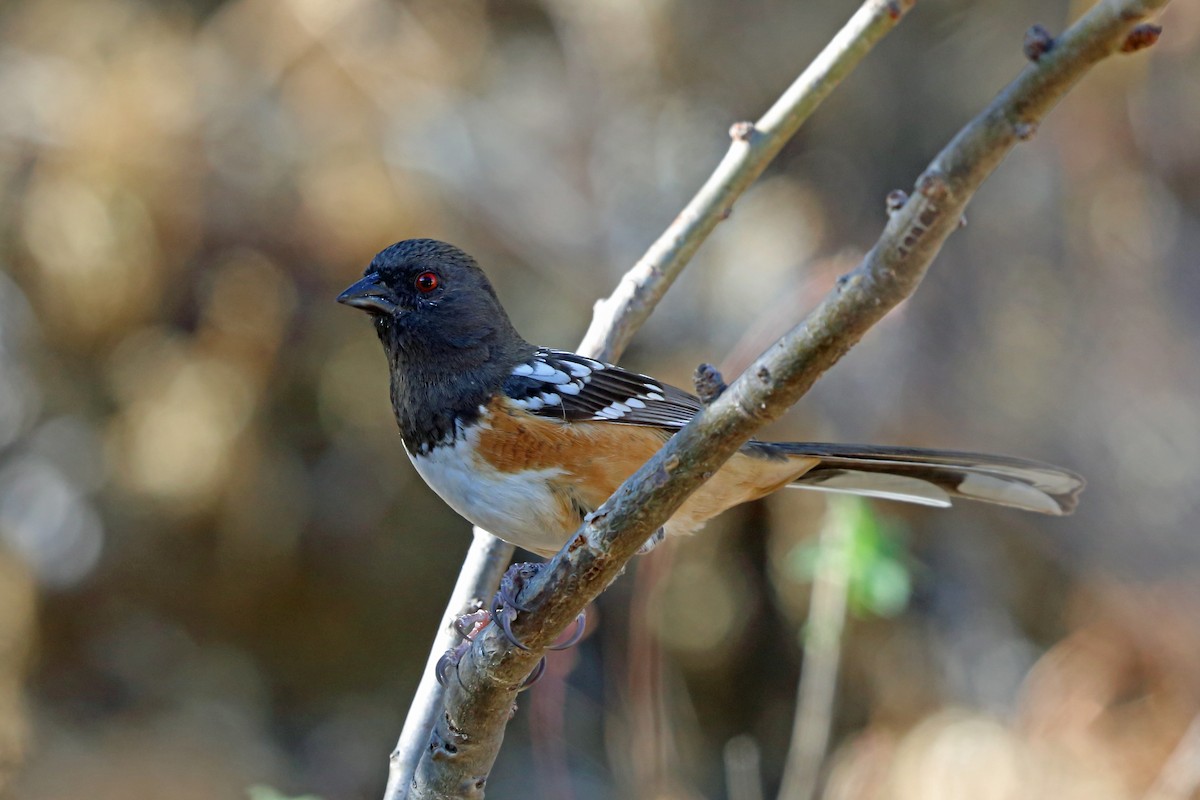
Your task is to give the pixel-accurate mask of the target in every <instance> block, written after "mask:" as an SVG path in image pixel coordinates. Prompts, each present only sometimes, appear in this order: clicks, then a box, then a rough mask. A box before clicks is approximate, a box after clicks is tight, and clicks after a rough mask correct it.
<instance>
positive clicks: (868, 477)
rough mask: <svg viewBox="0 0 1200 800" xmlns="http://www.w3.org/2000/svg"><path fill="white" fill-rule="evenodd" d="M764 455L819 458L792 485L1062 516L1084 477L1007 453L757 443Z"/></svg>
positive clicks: (932, 503) (1071, 505)
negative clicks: (977, 503) (964, 501)
mask: <svg viewBox="0 0 1200 800" xmlns="http://www.w3.org/2000/svg"><path fill="white" fill-rule="evenodd" d="M760 444H762V445H763V446H764V449H766V450H767V451H768V453H769V454H774V455H783V456H803V457H808V458H813V457H815V458H819V459H820V460H821V461H820V463H819V464H817V466H815V467H813V468H812V469H811V470H809V471H808V472H806V473H804V474H803V475H801V476H800V477H799V478H797V479H796V481H795V482H794V483H792V486H797V487H799V488H801V489H815V490H817V491H826V492H841V493H845V494H857V495H862V496H864V497H880V498H885V499H888V500H900V501H903V502H908V503H919V504H922V505H929V506H940V507H946V506H949V505H950V501H951V499H952V498H956V497H962V498H966V499H968V500H978V501H980V502H984V503H993V504H995V505H1001V506H1010V507H1012V508H1020V509H1024V510H1026V511H1036V512H1039V513H1042V514H1053V515H1056V516H1061V515H1064V514H1070V513H1071V512H1072V511H1074V510H1075V504H1076V502H1077V501H1078V496H1079V492H1080V491H1082V490H1083V486H1084V480H1083V478H1082V477H1080V476H1079V475H1076V474H1075V473H1074V472H1071V471H1069V470H1065V469H1062V468H1060V467H1055V466H1052V465H1050V464H1043V463H1041V462H1038V461H1029V460H1026V459H1023V458H1012V457H1009V456H993V455H984V454H982V453H958V452H953V451H948V450H921V449H916V448H909V447H880V446H874V445H851V444H816V443H809V442H795V443H770V444H767V443H758V442H755V443H754V445H755V449H758V446H759V445H760Z"/></svg>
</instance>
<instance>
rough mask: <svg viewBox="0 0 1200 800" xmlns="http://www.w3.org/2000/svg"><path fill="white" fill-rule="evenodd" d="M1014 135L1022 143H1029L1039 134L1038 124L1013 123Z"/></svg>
mask: <svg viewBox="0 0 1200 800" xmlns="http://www.w3.org/2000/svg"><path fill="white" fill-rule="evenodd" d="M1013 133H1014V134H1016V137H1017V138H1018V139H1020V140H1021V141H1022V142H1028V141H1029V140H1030V139H1032V138H1033V136H1034V134H1036V133H1037V124H1036V123H1033V122H1016V123H1013Z"/></svg>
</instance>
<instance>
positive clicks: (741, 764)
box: [722, 733, 763, 800]
mask: <svg viewBox="0 0 1200 800" xmlns="http://www.w3.org/2000/svg"><path fill="white" fill-rule="evenodd" d="M722 756H723V757H724V761H725V794H726V795H727V796H728V797H729V800H762V796H763V793H762V753H761V752H760V751H759V748H758V742H756V741H754V737H753V736H750V735H748V734H744V733H743V734H742V735H741V736H735V737H733V738H732V739H730V740H729V741H728V742H726V743H725V749H724V751H723V752H722Z"/></svg>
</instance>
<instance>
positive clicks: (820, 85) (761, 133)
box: [384, 0, 916, 800]
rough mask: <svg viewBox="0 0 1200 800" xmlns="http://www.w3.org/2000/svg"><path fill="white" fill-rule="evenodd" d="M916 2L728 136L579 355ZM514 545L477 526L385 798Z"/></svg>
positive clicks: (873, 10)
mask: <svg viewBox="0 0 1200 800" xmlns="http://www.w3.org/2000/svg"><path fill="white" fill-rule="evenodd" d="M915 2H916V0H867V2H865V3H864V4H863V5H862V7H861V8H860V9H859V10H858V12H857V13H856V14H855V15H854V16H853V17H852V18H851V19H850V21H849V22H848V23H847V24H846V26H845V27H844V28H843V29H842V30H841V31H840V32H839V33H838V34H837V36H835V37H834V39H833V40H832V41H831V42H830V43H829V45H828V46H826V48H825V49H824V50H823V51H822V52H821V54H820V55H819V56H818V57H817V59H816V60H815V61H814V62H813V63H812V64H811V65H810V66H809V67H808V69H806V70H805V71H804V72H803V73H802V74H801V75H800V77H799V78H797V80H796V81H795V83H793V84H792V85H791V86H790V87H789V88H788V90H787V91H786V92H785V93H784V94H783V96H782V97H780V98H779V100H777V101H776V102H775V105H773V106H772V107H771V109H770V110H769V111H768V112H767V113H766V114H765V115H764V116H763V118H762V119H761V120H759V122H758V123H757V124H756V125H749V123H739V124H738V125H736V126H734V130H732V131H731V132H730V133H731V135H732V137H733V139H734V141H733V144H732V145H731V147H730V150H729V152H728V153H727V154H726V156H725V158H724V159H723V160H722V161H721V163H720V164H719V165H718V166H717V169H716V171H714V172H713V174H712V176H711V177H710V178H709V179H708V181H707V182H706V183H705V184H704V186H703V187H701V189H700V191H699V192H697V194H696V196H695V197H694V198H692V200H691V202H690V203H688V205H687V207H686V208H685V209H684V210H683V211H682V212H681V213H680V214H679V216H678V217H677V218H676V220H675V222H674V224H672V225H671V226H670V227H669V228H668V229H667V231H666V232H665V233H664V234H663V235H662V236H661V237H659V239H658V241H656V242H655V243H654V244H653V245H652V246H651V247H650V249H649V250H648V251H647V252H646V254H645V255H644V256H642V258H641V259H640V260H639V261H638V263H637V264H636V265H635V266H634V267H633V269H631V270H630V271H629V272H628V273H627V274H626V275H625V276H624V277H623V278H622V280H621V283H620V285H619V286H618V287H617V289H616V291H615V292H614V293H613V295H612V296H611V297H610V298H609V299H608V300H606V301H602V302H600V303H597V305H596V311H595V315H594V317H593V319H592V324H591V326H590V327H589V328H588V332H587V334H586V335H585V336H584V339H583V342H582V343H581V344H580V346H579V348H578V352H579V353H581V354H583V355H586V356H590V357H592V358H597V359H600V360H602V361H615V360H617V359H618V358H619V357H620V355H621V353H622V352H623V351H624V350H625V347H626V345H627V344H628V343H629V340H630V339H631V338H632V336H633V334H634V333H635V332H636V331H637V329H638V328H639V327H641V325H642V323H644V322H645V320H646V318H647V317H649V316H650V312H651V311H652V310H653V309H654V306H655V305H657V304H658V302H659V300H661V299H662V297H663V296H664V295H665V294H666V292H667V289H669V288H670V286H671V284H672V283H673V282H674V280H675V278H676V277H677V276H678V275H679V273H680V272H681V271H682V270H683V268H684V266H685V265H686V264H687V262H688V261H689V260H690V259H691V257H692V254H693V253H695V252H696V249H697V248H699V246H700V244H701V242H703V241H704V239H705V238H706V237H707V236H708V234H709V233H710V232H711V231H712V229H713V228H714V227H715V226H716V224H717V222H719V221H720V220H721V219H724V218H725V217H727V216H728V215H729V210H730V209H731V208H732V207H733V203H734V201H735V200H737V198H738V197H740V196H741V194H742V193H743V192H744V191H745V190H746V188H747V187H748V186H749V185H750V184H751V183H753V182H754V180H755V179H756V178H757V177H758V176H759V175H760V174H762V171H763V170H764V169H765V168H766V166H767V164H769V163H770V161H771V160H772V159H773V158H774V157H775V156H776V155H777V154H778V153H779V151H780V150H781V149H782V148H783V146H784V144H786V143H787V141H788V140H789V139H790V138H791V137H792V136H793V135H794V134H795V133H796V131H797V130H798V129H799V128H800V125H801V124H803V122H804V120H806V119H807V118H808V117H809V116H810V115H811V114H812V112H813V111H814V110H815V109H816V108H817V106H818V105H820V103H821V101H822V100H824V99H825V97H826V96H827V95H828V94H829V93H830V91H832V90H833V88H834V87H835V86H836V85H837V84H838V83H840V82H841V81H842V79H844V78H845V77H846V76H847V75H849V74H850V72H851V71H852V70H853V69H854V67H855V66H856V65H857V64H858V62H859V61H861V60H862V58H863V56H865V55H866V54H867V53H868V52H869V51H870V50H871V48H872V47H873V46H874V45H875V43H876V42H877V41H879V39H881V38H882V37H883V35H884V34H886V33H887V32H888V31H889V30H891V29H892V28H893V27H895V25H896V23H897V22H899V20H900V18H901V17H902V16H903V14H904V12H905V11H907V10H908V9H909V8H910V7H911V6H912V5H913V3H915ZM512 554H513V547H512V546H511V545H509V544H506V543H504V542H501V541H500V540H498V539H496V538H495V537H494V536H492V535H491V534H489V533H487V532H486V531H483V530H482V529H479V528H476V529H475V536H474V539H473V541H472V543H471V549H470V551H469V552H468V554H467V558H466V560H465V561H464V563H463V569H462V571H461V572H460V573H459V578H458V583H457V585H456V586H455V590H454V593H453V594H452V595H451V598H450V602H449V603H448V604H447V606H446V610H445V612H444V613H443V615H442V620H441V624H440V627H439V628H438V632H437V634H436V636H435V638H434V642H433V648H432V650H431V651H430V654H429V658H428V661H427V664H426V668H425V672H424V674H423V675H422V678H421V682H420V684H419V685H418V687H417V693H416V695H415V696H414V698H413V703H412V706H411V707H410V709H409V713H408V716H407V717H406V718H405V722H404V729H403V731H402V732H401V734H400V740H399V741H398V742H397V744H396V748H395V749H394V750H393V751H392V754H391V758H390V762H389V769H388V783H387V788H386V790H385V792H384V800H404V798H406V797H408V793H409V788H410V785H411V783H412V780H413V776H414V774H415V772H416V767H417V763H418V761H419V760H420V758H421V756H422V755H423V754H424V753H425V751H426V749H427V747H426V745H427V744H428V742H429V733H430V731H431V730H432V729H433V725H434V721H435V719H436V717H437V713H438V710H439V709H440V708H441V705H442V698H443V692H442V689H441V687H440V686H438V683H437V680H436V678H435V677H434V666H435V665H436V664H437V661H438V659H439V658H440V657H441V655H442V653H444V652H445V651H446V650H448V649H449V648H450V647H452V646H454V645H455V644H457V638H456V634H455V633H454V631H453V630H452V628H451V623H452V622H453V621H454V619H456V618H457V617H458V616H460V615H462V614H463V613H465V612H467V611H469V610H470V606H471V605H472V604H474V603H475V602H477V601H479V600H481V599H483V598H485V597H486V596H488V595H490V594H491V593H492V592H493V591H495V588H496V585H497V584H498V582H499V573H497V572H496V566H497V565H498V564H499V565H500V566H499V569H500V571H501V572H503V569H504V565H506V564H507V562H508V561H510V560H511V559H512Z"/></svg>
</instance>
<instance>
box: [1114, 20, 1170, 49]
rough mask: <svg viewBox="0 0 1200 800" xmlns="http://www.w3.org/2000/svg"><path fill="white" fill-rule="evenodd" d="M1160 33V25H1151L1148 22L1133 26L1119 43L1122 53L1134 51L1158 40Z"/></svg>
mask: <svg viewBox="0 0 1200 800" xmlns="http://www.w3.org/2000/svg"><path fill="white" fill-rule="evenodd" d="M1161 35H1162V26H1161V25H1151V24H1150V23H1149V22H1145V23H1142V24H1141V25H1138V26H1136V27H1134V29H1133V30H1131V31H1130V32H1129V35H1128V36H1126V37H1125V41H1124V42H1122V43H1121V52H1122V53H1136V52H1137V51H1138V50H1142V49H1144V48H1147V47H1149V46H1150V45H1152V44H1154V43H1155V42H1157V41H1158V37H1159V36H1161Z"/></svg>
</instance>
